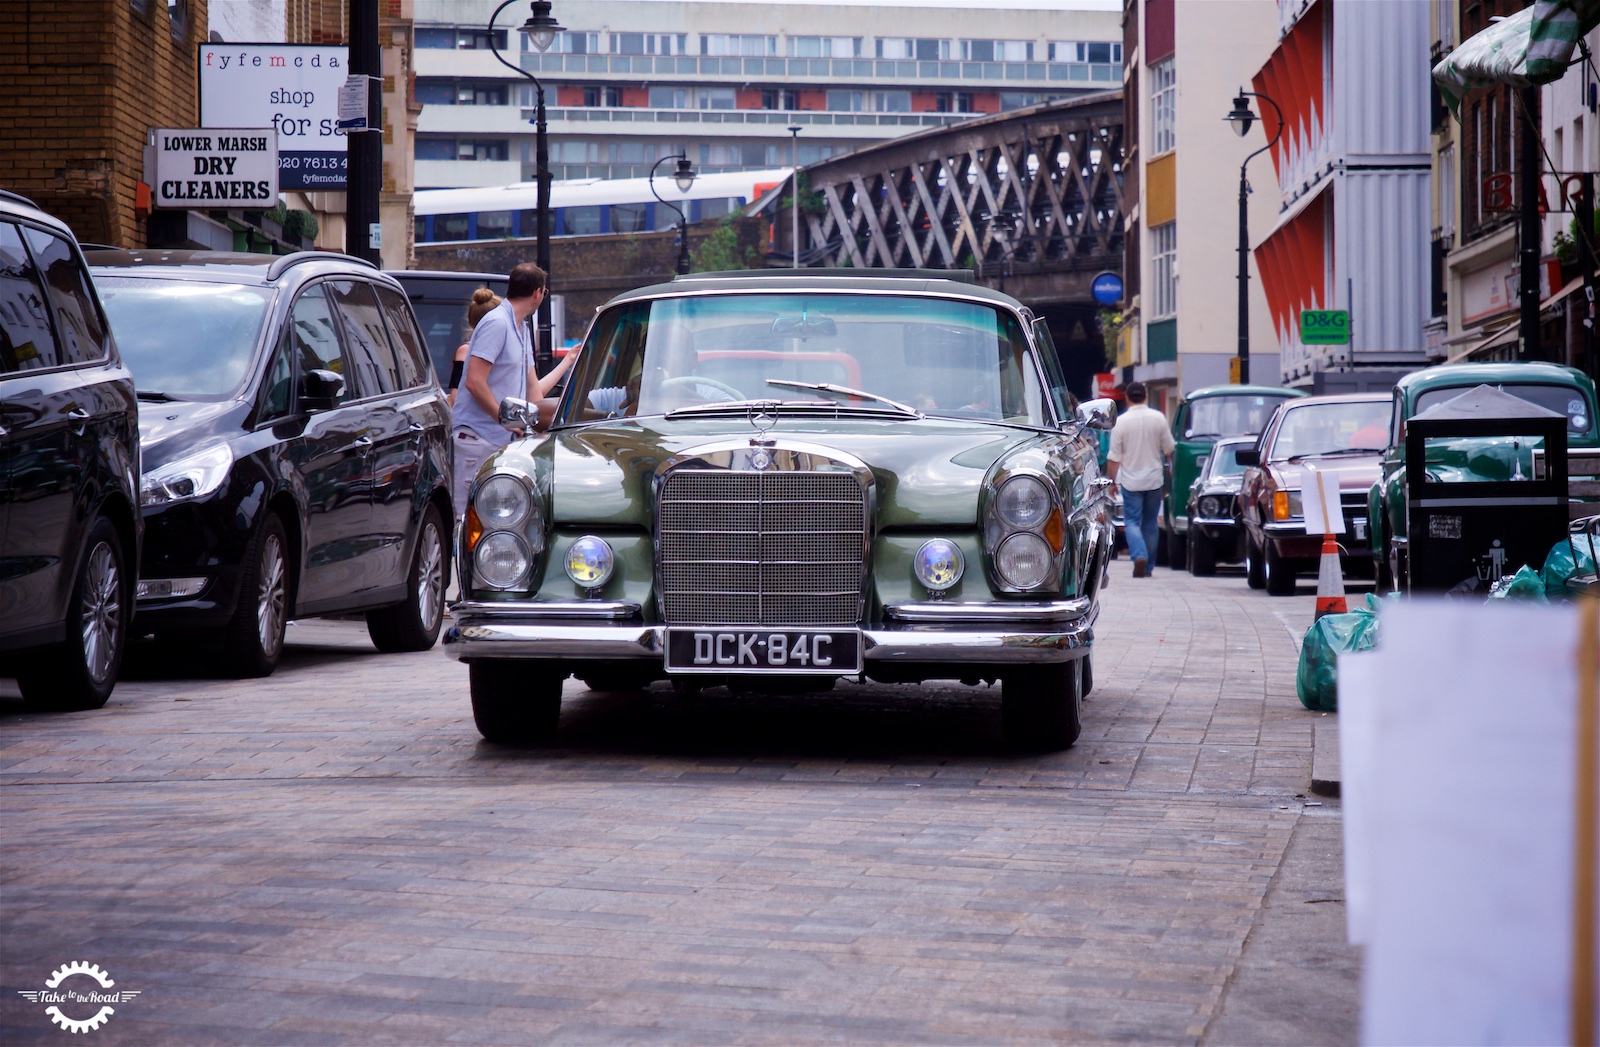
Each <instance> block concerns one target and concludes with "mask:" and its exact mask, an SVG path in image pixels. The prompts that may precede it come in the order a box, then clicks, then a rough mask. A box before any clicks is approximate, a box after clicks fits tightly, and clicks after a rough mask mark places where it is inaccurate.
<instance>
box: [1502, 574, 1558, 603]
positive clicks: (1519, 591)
mask: <svg viewBox="0 0 1600 1047" xmlns="http://www.w3.org/2000/svg"><path fill="white" fill-rule="evenodd" d="M1544 592H1545V585H1544V578H1543V577H1541V576H1540V574H1539V572H1538V571H1535V570H1534V569H1533V568H1532V567H1529V566H1528V565H1527V564H1523V565H1522V566H1521V567H1519V568H1517V573H1516V574H1513V575H1510V576H1508V577H1505V578H1502V579H1500V580H1499V581H1497V582H1495V583H1494V584H1493V585H1491V586H1490V587H1489V599H1491V600H1523V601H1526V602H1528V603H1549V602H1550V600H1549V598H1547V597H1546V596H1545V594H1544Z"/></svg>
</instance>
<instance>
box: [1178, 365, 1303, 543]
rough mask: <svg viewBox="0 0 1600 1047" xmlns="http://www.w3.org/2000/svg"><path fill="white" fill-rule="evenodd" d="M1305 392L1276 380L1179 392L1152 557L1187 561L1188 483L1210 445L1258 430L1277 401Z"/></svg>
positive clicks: (1192, 478) (1192, 483)
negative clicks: (1171, 446) (1280, 383)
mask: <svg viewBox="0 0 1600 1047" xmlns="http://www.w3.org/2000/svg"><path fill="white" fill-rule="evenodd" d="M1304 395H1305V393H1303V392H1301V391H1300V390H1299V389H1284V388H1280V387H1279V386H1275V385H1217V386H1211V387H1209V388H1206V389H1196V390H1195V391H1194V392H1192V393H1190V394H1189V395H1188V396H1186V397H1184V398H1183V400H1182V402H1180V403H1179V404H1178V410H1177V413H1176V414H1174V415H1173V416H1172V440H1173V442H1174V443H1175V444H1177V447H1176V448H1175V449H1174V450H1173V452H1172V465H1171V468H1169V469H1168V470H1167V480H1166V484H1165V488H1164V492H1163V497H1162V500H1161V521H1160V524H1161V534H1160V537H1159V538H1158V539H1157V548H1156V562H1158V563H1168V564H1171V565H1172V566H1173V567H1179V568H1181V567H1184V566H1186V565H1187V563H1188V536H1189V506H1188V495H1189V488H1190V487H1192V486H1194V482H1195V480H1196V479H1197V478H1198V477H1199V476H1200V468H1201V466H1203V465H1205V461H1206V458H1207V456H1208V455H1210V454H1211V448H1212V445H1214V444H1215V443H1216V442H1217V441H1218V440H1223V439H1227V438H1228V437H1232V436H1257V435H1259V434H1260V432H1261V430H1262V429H1263V428H1264V427H1265V426H1266V424H1267V419H1268V418H1271V417H1272V412H1273V411H1274V410H1275V409H1276V408H1277V406H1278V405H1279V404H1281V403H1283V401H1284V400H1286V399H1288V398H1290V397H1294V396H1304ZM1174 492H1176V493H1174Z"/></svg>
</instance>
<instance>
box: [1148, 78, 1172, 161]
mask: <svg viewBox="0 0 1600 1047" xmlns="http://www.w3.org/2000/svg"><path fill="white" fill-rule="evenodd" d="M1177 144H1178V76H1177V71H1176V67H1175V66H1174V65H1173V59H1172V57H1171V56H1168V57H1166V58H1163V59H1162V60H1161V61H1159V62H1157V63H1156V64H1155V65H1153V66H1151V67H1150V151H1151V153H1153V154H1157V155H1159V154H1161V153H1164V152H1166V151H1167V150H1169V149H1173V148H1176V147H1177Z"/></svg>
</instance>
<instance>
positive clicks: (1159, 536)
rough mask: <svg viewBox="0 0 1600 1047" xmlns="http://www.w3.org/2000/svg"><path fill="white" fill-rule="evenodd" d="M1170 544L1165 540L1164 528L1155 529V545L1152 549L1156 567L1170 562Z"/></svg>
mask: <svg viewBox="0 0 1600 1047" xmlns="http://www.w3.org/2000/svg"><path fill="white" fill-rule="evenodd" d="M1171 544H1172V543H1171V542H1169V541H1168V540H1167V532H1166V531H1165V530H1164V529H1157V531H1156V547H1155V550H1154V555H1155V558H1156V566H1157V567H1165V566H1167V564H1169V563H1171V562H1172V561H1171V559H1170V558H1169V554H1168V550H1169V548H1170V546H1171Z"/></svg>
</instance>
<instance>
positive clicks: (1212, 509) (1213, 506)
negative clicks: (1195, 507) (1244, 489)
mask: <svg viewBox="0 0 1600 1047" xmlns="http://www.w3.org/2000/svg"><path fill="white" fill-rule="evenodd" d="M1220 512H1222V499H1220V498H1218V497H1217V496H1216V495H1214V494H1208V495H1206V496H1205V497H1204V498H1202V499H1200V515H1201V516H1216V515H1217V514H1218V513H1220Z"/></svg>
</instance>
